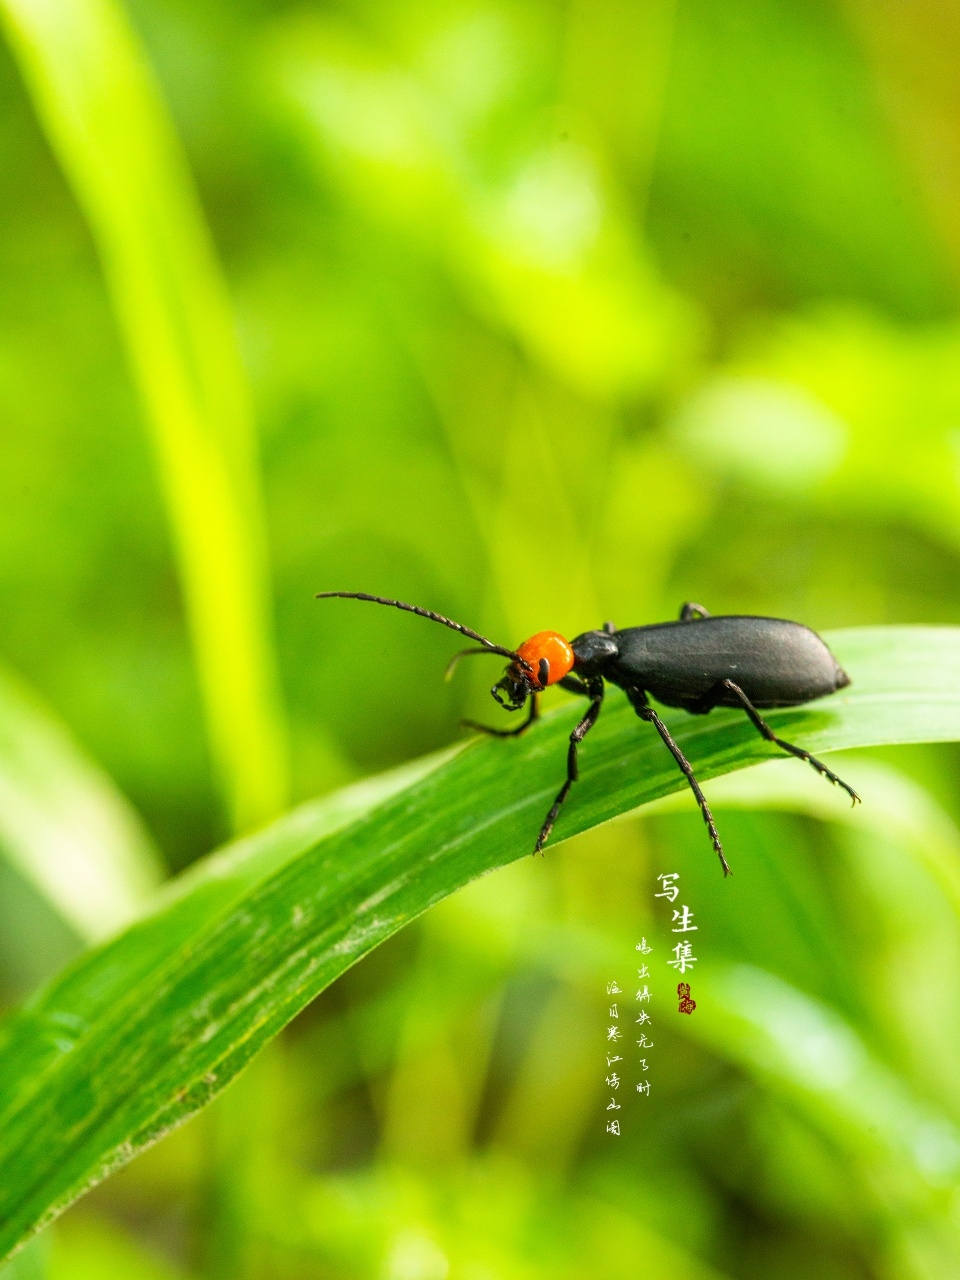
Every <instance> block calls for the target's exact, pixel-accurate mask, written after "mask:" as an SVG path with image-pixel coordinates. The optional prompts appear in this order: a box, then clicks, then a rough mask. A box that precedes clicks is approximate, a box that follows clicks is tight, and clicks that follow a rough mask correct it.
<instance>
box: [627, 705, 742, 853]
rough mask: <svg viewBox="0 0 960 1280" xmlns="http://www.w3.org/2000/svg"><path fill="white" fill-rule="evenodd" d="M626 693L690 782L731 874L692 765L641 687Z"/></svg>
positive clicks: (711, 837) (713, 839) (716, 849)
mask: <svg viewBox="0 0 960 1280" xmlns="http://www.w3.org/2000/svg"><path fill="white" fill-rule="evenodd" d="M626 694H627V697H628V698H629V699H630V702H631V703H632V704H633V709H634V711H636V713H637V715H638V716H639V717H640V719H641V720H646V721H648V722H649V723H650V724H652V725H653V726H654V728H655V729H656V731H657V733H659V735H660V737H661V738H662V739H663V742H664V745H665V746H666V748H667V750H668V751H669V752H670V754H671V755H672V756H673V758H674V760H676V762H677V764H678V765H679V766H680V769H681V771H682V772H683V775H684V777H685V778H686V780H687V782H688V783H689V784H690V790H691V791H692V792H693V794H694V795H695V796H696V799H697V804H698V805H699V806H700V813H701V814H702V815H703V820H704V822H705V823H706V826H707V831H708V832H709V833H710V839H711V841H712V843H713V847H714V850H715V851H716V855H717V857H718V858H719V859H720V865H721V867H723V874H724V875H725V876H729V875H732V874H733V873H732V872H731V870H730V864H729V863H728V862H727V860H726V858H725V857H724V854H723V845H722V844H721V843H720V833H719V832H718V831H717V824H716V823H715V822H714V820H713V814H712V813H711V812H710V806H709V805H708V804H707V797H706V796H705V795H704V794H703V792H702V791H701V790H700V783H699V782H698V781H697V779H696V776H695V774H694V772H693V766H692V765H691V764H690V761H689V760H688V759H687V757H686V756H685V755H684V754H683V752H682V751H681V750H680V748H679V747H678V746H677V744H676V743H675V742H674V740H673V737H672V736H671V733H670V730H669V729H668V728H667V726H666V725H665V724H664V723H663V721H662V720H661V719H660V717H659V716H658V715H657V713H656V711H654V709H653V707H651V706H650V704H649V702H647V695H646V694H645V693H644V691H643V690H642V689H627V690H626Z"/></svg>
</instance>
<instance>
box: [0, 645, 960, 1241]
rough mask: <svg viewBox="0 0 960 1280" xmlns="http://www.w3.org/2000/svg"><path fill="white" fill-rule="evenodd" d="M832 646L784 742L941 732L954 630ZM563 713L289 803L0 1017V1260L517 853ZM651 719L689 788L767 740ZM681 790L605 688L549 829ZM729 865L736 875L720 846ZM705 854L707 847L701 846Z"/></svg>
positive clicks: (566, 712) (724, 718) (703, 722)
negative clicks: (835, 670) (424, 916)
mask: <svg viewBox="0 0 960 1280" xmlns="http://www.w3.org/2000/svg"><path fill="white" fill-rule="evenodd" d="M831 642H832V646H833V648H834V651H835V652H836V654H837V656H838V658H839V659H840V660H841V662H842V663H843V665H844V666H845V667H846V669H847V670H848V671H849V673H850V675H851V676H852V678H853V682H854V683H853V685H852V687H851V688H850V689H848V690H844V692H843V693H842V694H841V695H837V696H835V697H833V698H830V699H825V700H824V701H822V702H820V703H817V704H813V705H812V706H810V707H807V708H797V709H791V710H782V711H778V712H771V713H770V716H769V719H770V721H771V723H772V724H773V725H774V726H775V727H776V728H777V729H778V730H779V731H780V732H781V733H782V734H783V735H784V736H786V737H787V738H788V739H792V740H794V741H797V742H799V743H801V744H803V745H804V746H807V747H809V748H810V749H812V750H814V751H817V752H827V751H830V750H835V749H837V748H841V747H854V746H859V747H863V746H870V745H876V744H881V743H893V742H915V741H924V740H926V741H944V740H958V739H960V630H958V629H955V628H910V627H904V628H875V629H864V630H857V631H849V632H842V633H838V634H836V635H835V636H833V637H831ZM578 712H579V708H578V707H573V706H567V707H564V708H561V709H560V710H558V711H557V712H555V713H553V714H551V715H549V716H547V717H546V718H545V720H544V721H543V722H542V723H541V724H540V725H538V726H537V727H536V729H535V731H533V732H531V733H530V734H529V735H527V736H526V737H525V738H522V739H519V740H514V741H491V740H489V739H482V740H476V741H472V742H469V743H467V744H465V745H464V746H463V747H462V748H460V749H454V750H453V751H451V752H447V753H444V754H442V755H440V756H437V757H433V758H431V759H429V760H426V761H421V762H418V763H417V764H415V765H412V766H410V767H408V768H407V769H406V770H402V771H399V772H397V773H395V774H392V775H388V776H387V777H386V778H383V779H377V780H374V781H373V782H371V783H366V784H362V785H361V786H360V787H358V788H352V789H350V790H349V791H348V792H345V793H341V794H340V795H337V796H334V797H331V798H329V799H327V800H324V801H321V802H318V803H316V804H314V805H311V806H307V807H306V808H304V809H303V810H300V811H297V812H296V813H294V814H291V815H288V816H287V817H286V818H284V819H283V820H281V821H280V822H278V823H276V824H275V825H274V826H273V827H271V828H269V829H267V830H265V831H263V832H260V833H258V834H257V835H255V836H251V837H249V838H248V839H247V840H244V841H241V842H240V843H239V844H237V845H235V846H233V847H232V848H229V849H227V850H225V851H223V852H222V853H220V854H218V855H216V856H214V857H213V858H210V859H208V860H207V861H206V862H205V863H202V864H200V865H199V866H198V867H196V868H194V869H193V870H192V871H191V872H190V873H188V875H187V876H185V877H183V878H182V879H181V880H180V881H179V882H177V883H175V884H174V885H172V886H171V888H170V889H169V890H167V892H166V893H165V895H164V896H163V897H162V899H161V900H160V901H159V902H158V903H157V905H156V908H155V910H154V911H153V912H152V914H150V915H149V916H148V917H146V918H145V919H143V920H141V921H140V922H138V923H137V924H136V925H134V926H133V927H132V928H130V929H128V930H127V931H126V932H125V933H124V934H122V935H120V936H119V937H118V938H116V939H114V940H113V941H112V942H110V943H108V944H106V945H105V946H103V947H101V948H100V949H98V950H96V951H93V952H90V953H88V954H87V955H86V956H84V957H82V958H81V959H80V960H79V961H78V962H77V963H76V964H74V965H73V966H71V967H70V968H69V969H68V970H67V971H66V972H65V973H64V974H63V975H61V977H60V978H58V979H57V980H56V981H55V982H54V983H52V984H51V985H50V986H49V987H48V988H46V990H44V991H42V992H41V993H40V994H39V995H38V996H37V997H36V998H35V999H34V1000H32V1001H31V1002H30V1003H29V1004H28V1005H27V1006H26V1007H25V1008H24V1009H23V1010H22V1011H21V1012H20V1013H19V1014H17V1015H15V1016H14V1017H13V1018H11V1019H10V1020H8V1022H7V1023H6V1024H5V1026H4V1027H3V1028H2V1029H0V1099H3V1104H2V1107H3V1109H2V1111H0V1171H2V1172H0V1223H2V1224H3V1225H2V1226H0V1253H2V1252H3V1251H6V1250H9V1249H11V1248H12V1247H14V1246H15V1245H16V1243H17V1242H18V1241H19V1240H21V1239H23V1238H25V1236H26V1235H28V1234H29V1233H30V1231H31V1230H33V1229H35V1228H36V1226H37V1225H38V1224H41V1223H43V1222H44V1221H46V1220H48V1219H49V1218H50V1217H51V1216H53V1215H54V1214H55V1213H56V1212H57V1211H58V1210H59V1209H61V1208H63V1207H64V1206H65V1205H66V1204H68V1203H69V1202H70V1201H71V1200H72V1199H74V1198H75V1197H76V1196H78V1195H79V1194H81V1192H82V1191H83V1190H84V1189H85V1188H87V1187H88V1186H90V1185H92V1184H93V1183H94V1182H96V1181H97V1180H98V1179H100V1178H102V1177H104V1176H105V1175H106V1174H107V1173H108V1172H110V1170H111V1169H113V1168H116V1167H118V1166H119V1165H121V1164H123V1163H125V1162H126V1161H127V1160H129V1159H130V1158H131V1157H132V1156H133V1155H134V1154H135V1153H136V1151H137V1150H138V1149H140V1148H141V1147H142V1146H144V1145H145V1144H147V1143H149V1142H152V1141H155V1140H156V1139H158V1138H159V1137H161V1136H162V1135H163V1134H164V1133H165V1132H166V1131H167V1130H169V1129H170V1128H172V1127H173V1126H175V1125H177V1124H179V1123H181V1122H182V1121H183V1120H185V1119H186V1118H187V1117H188V1116H189V1115H191V1114H192V1113H193V1112H194V1111H196V1110H197V1109H198V1108H199V1107H201V1106H202V1105H203V1104H204V1103H206V1102H207V1101H209V1099H210V1098H211V1097H213V1096H214V1095H215V1094H216V1093H217V1092H219V1090H221V1089H222V1088H223V1087H224V1086H225V1085H226V1084H227V1083H228V1081H229V1080H230V1079H231V1078H232V1077H233V1076H234V1075H235V1074H236V1073H237V1071H239V1070H240V1069H241V1068H242V1067H243V1065H244V1064H245V1063H246V1062H247V1061H248V1060H249V1059H250V1058H251V1056H252V1055H253V1054H254V1053H256V1051H257V1049H258V1048H259V1047H260V1046H262V1045H263V1044H264V1043H265V1041H266V1040H267V1039H268V1038H269V1037H270V1036H272V1035H274V1034H275V1033H276V1032H277V1031H279V1030H280V1028H281V1027H282V1026H284V1024H285V1023H287V1022H288V1021H289V1020H290V1019H291V1018H293V1017H294V1016H295V1014H296V1013H297V1012H298V1011H299V1010H300V1009H302V1008H303V1006H304V1005H305V1004H307V1003H308V1001H310V1000H311V999H312V998H313V997H314V996H315V995H316V994H317V993H318V992H319V991H321V990H322V989H323V987H325V986H326V985H327V984H328V983H330V982H332V981H333V980H334V979H335V978H336V977H337V976H338V975H339V974H340V973H342V972H343V971H344V970H345V969H346V968H347V967H349V966H350V965H351V964H353V963H354V962H355V961H356V960H358V959H359V958H360V957H361V956H363V955H364V954H366V953H367V952H368V951H370V950H371V949H372V948H373V947H375V946H376V945H377V944H378V943H379V942H381V941H383V939H385V938H386V937H388V936H389V935H390V934H392V933H394V932H395V931H396V930H398V929H400V928H402V927H403V926H404V925H405V924H407V923H408V922H409V921H410V920H412V919H413V918H414V917H415V916H417V915H419V914H420V913H421V912H423V911H425V910H426V909H427V908H428V907H430V906H431V905H433V904H434V903H436V902H438V901H439V900H440V899H442V898H444V897H445V896H447V895H448V894H450V893H452V892H454V891H455V890H456V889H458V888H460V887H461V886H462V885H464V884H466V883H467V882H468V881H470V880H472V879H474V878H475V877H477V876H479V875H482V874H483V873H484V872H486V871H489V870H492V869H494V868H496V867H500V866H504V865H506V864H507V863H509V862H511V861H513V860H515V859H517V858H520V857H523V856H525V855H527V854H528V853H529V850H530V849H531V847H532V844H533V840H534V837H535V835H536V832H537V830H538V828H539V825H540V822H541V820H542V817H543V814H544V812H545V810H546V808H547V807H548V805H549V803H550V801H551V800H552V798H553V796H554V794H555V792H556V789H557V785H558V782H559V780H560V778H561V777H562V774H563V768H564V758H565V753H566V739H567V735H568V733H569V732H570V729H571V727H572V725H573V724H574V723H575V721H576V718H577V715H578ZM667 719H668V722H669V723H670V725H671V729H672V731H673V732H674V733H675V735H676V738H677V740H678V742H679V743H680V744H681V746H682V747H683V749H684V750H685V751H686V753H687V754H688V756H689V758H690V759H691V761H692V762H693V764H694V767H695V768H696V770H697V772H698V774H699V775H700V776H701V777H702V778H709V777H711V776H714V775H717V774H721V773H726V772H730V771H731V770H734V769H737V768H741V767H743V766H745V765H750V764H754V763H756V762H757V761H759V760H761V759H763V758H765V757H768V756H770V755H771V754H772V752H773V751H775V748H773V749H772V748H771V747H770V744H768V743H766V742H764V741H763V740H762V739H761V738H760V737H759V736H758V735H757V734H756V733H755V732H754V730H753V729H752V728H751V726H750V725H749V723H748V722H747V721H746V720H745V718H744V717H743V716H742V715H740V714H739V713H736V712H728V711H720V712H715V713H713V714H712V715H710V716H709V717H700V718H692V717H688V716H685V715H683V714H682V713H677V712H674V713H668V715H667ZM796 767H797V768H798V769H802V768H803V767H804V766H803V765H802V764H801V763H800V762H799V761H798V762H797V764H796ZM684 785H685V783H684V781H683V779H682V777H681V775H680V774H679V772H678V771H677V770H676V768H675V767H674V765H673V762H672V759H671V758H670V757H669V755H668V754H667V752H666V751H665V750H664V748H663V746H662V744H661V743H660V741H659V739H658V738H657V737H656V735H655V734H653V733H652V732H651V731H650V730H649V727H648V726H644V725H642V724H640V723H639V722H638V721H637V719H636V717H635V716H634V714H633V712H632V711H631V710H630V708H629V706H628V705H627V704H626V702H625V701H624V699H622V697H620V696H619V695H612V696H611V698H610V700H609V705H608V707H607V708H606V711H605V713H604V715H603V716H602V717H601V719H600V722H599V725H598V727H597V729H596V730H595V731H594V733H593V734H591V736H590V738H589V740H588V743H587V745H586V747H585V749H584V752H583V757H582V778H581V781H580V782H579V783H578V785H577V787H576V789H575V792H574V794H573V796H572V797H571V800H570V802H569V804H568V806H567V809H566V810H565V812H564V815H563V817H562V819H561V821H560V822H559V823H558V827H557V838H558V839H562V838H567V837H570V836H572V835H574V834H576V833H577V832H579V831H583V830H585V829H587V828H589V827H592V826H595V825H596V824H598V823H600V822H604V821H606V820H608V819H610V818H613V817H616V816H617V815H619V814H622V813H626V812H628V811H630V810H632V809H635V808H636V807H637V806H639V805H642V804H644V803H646V802H648V801H651V800H654V799H656V798H658V797H660V796H663V795H666V794H668V793H669V792H671V791H676V790H678V789H679V788H681V787H683V786H684ZM824 785H825V784H824ZM834 794H835V797H836V803H837V804H838V805H843V804H845V803H846V797H845V796H844V795H843V794H842V793H840V792H836V793H834ZM864 800H865V803H866V804H869V803H870V796H869V794H867V795H866V796H865V797H864ZM728 855H729V857H730V859H731V861H732V863H733V866H734V870H735V871H736V872H737V873H738V874H742V875H747V876H749V874H750V867H749V865H743V864H742V862H739V861H738V859H737V851H736V849H735V848H729V849H728ZM703 856H704V858H712V857H713V854H712V852H711V850H710V847H709V843H708V841H707V839H706V836H704V842H703ZM543 874H544V875H549V874H550V864H549V857H548V859H547V862H546V863H545V864H544V867H543ZM716 875H717V884H718V892H720V891H722V889H723V884H722V881H721V880H720V870H719V867H718V868H717V870H716Z"/></svg>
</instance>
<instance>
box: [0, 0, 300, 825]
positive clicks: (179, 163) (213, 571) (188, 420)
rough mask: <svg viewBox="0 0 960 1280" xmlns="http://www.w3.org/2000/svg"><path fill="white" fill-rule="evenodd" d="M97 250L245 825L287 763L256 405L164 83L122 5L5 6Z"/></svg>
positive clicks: (226, 776) (279, 787)
mask: <svg viewBox="0 0 960 1280" xmlns="http://www.w3.org/2000/svg"><path fill="white" fill-rule="evenodd" d="M0 19H2V20H3V21H4V23H5V27H6V31H7V34H8V37H9V40H10V43H11V46H12V48H13V50H14V52H15V54H16V56H17V58H18V60H19V63H20V66H21V69H22V71H23V75H24V77H25V80H26V83H27V86H28V88H29V90H30V93H31V95H32V97H33V101H34V103H35V106H36V109H37V112H38V115H39V117H40V120H41V122H42V124H43V127H44V129H45V130H46V134H47V137H48V139H49V141H50V144H51V146H52V148H53V150H54V152H55V153H56V155H57V156H58V158H59V160H60V163H61V165H62V166H63V169H64V172H65V173H66V175H67V177H68V179H69V181H70V182H71V184H72V186H73V190H74V192H75V194H76V197H77V199H78V201H79V203H80V205H81V207H82V209H83V211H84V213H85V215H86V217H87V219H88V221H89V224H90V228H91V230H92V232H93V235H94V238H95V240H96V242H97V246H98V248H99V252H100V257H101V260H102V262H103V267H104V271H105V274H106V278H107V283H108V286H109V289H110V292H111V295H112V298H113V303H114V307H115V310H116V313H117V317H118V320H119V325H120V330H121V334H122V337H123V339H124V342H125V343H126V347H127V351H128V355H129V359H130V363H131V366H132V368H133V372H134V376H135V379H136V382H137V385H138V387H139V391H140V395H141V398H142V401H143V405H144V409H145V416H146V418H147V421H148V422H149V425H150V428H151V431H152V436H153V444H154V449H155V452H156V455H157V460H158V465H159V470H160V475H161V481H162V486H163V490H164V494H165V497H166V502H167V506H168V509H169V515H170V520H171V523H172V526H173V531H174V541H175V544H176V548H177V554H178V556H179V561H180V571H181V577H182V582H183V589H184V594H185V598H186V603H187V612H188V615H189V622H190V627H191V631H192V637H193V643H194V648H195V651H196V655H197V664H198V668H199V675H200V684H201V689H202V693H203V698H204V703H205V708H206V715H207V721H208V728H209V733H210V737H211V741H212V747H213V755H214V758H215V761H216V764H217V766H218V769H219V772H220V775H221V779H222V783H223V786H224V790H225V793H226V796H227V800H228V805H229V808H230V810H231V813H232V817H233V820H234V823H235V826H236V827H237V829H239V830H243V829H245V828H247V827H249V826H251V825H252V824H254V823H256V822H258V821H261V820H263V819H264V818H266V817H271V816H273V815H274V814H276V813H277V812H279V811H280V810H281V809H282V808H283V807H284V804H285V800H286V789H287V780H286V765H285V760H284V749H283V733H282V728H281V715H280V709H279V699H278V693H277V680H276V674H275V671H274V659H273V650H272V641H271V625H270V622H269V604H268V601H269V593H268V585H267V565H266V554H265V546H264V534H263V515H262V503H261V496H260V490H259V479H258V474H257V465H256V457H255V452H256V451H255V444H254V434H253V426H252V415H251V409H250V404H249V400H248V393H247V389H246V384H245V380H244V377H243V373H242V371H241V367H240V361H239V355H238V350H237V345H236V338H235V334H234V330H233V322H232V319H231V315H230V310H229V305H228V302H227V298H226V294H225V290H224V286H223V282H222V280H221V277H220V273H219V270H218V268H217V264H216V260H215V257H214V253H213V250H212V246H211V244H210V241H209V237H208V234H207V231H206V227H205V223H204V219H203V215H202V213H201V210H200V206H199V202H198V200H197V197H196V194H195V192H194V188H193V184H192V181H191V178H190V175H189V172H188V170H187V166H186V162H185V160H184V158H183V155H182V153H181V150H180V146H179V143H178V141H177V138H176V135H175V133H174V130H173V127H172V125H171V122H170V120H169V117H168V115H167V112H166V109H165V107H164V104H163V101H162V98H161V95H160V92H159V89H158V87H157V85H156V84H155V83H154V80H153V77H152V75H151V73H150V70H149V68H148V66H147V62H146V59H145V57H144V54H143V52H142V50H141V49H140V48H139V45H138V43H137V40H136V37H135V35H134V34H133V32H132V31H131V30H130V28H129V26H128V25H127V22H126V19H125V17H124V15H123V12H122V10H121V9H120V8H119V7H117V6H116V5H115V4H114V3H112V0H0Z"/></svg>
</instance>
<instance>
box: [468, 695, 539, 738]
mask: <svg viewBox="0 0 960 1280" xmlns="http://www.w3.org/2000/svg"><path fill="white" fill-rule="evenodd" d="M539 719H540V695H539V694H537V693H532V694H531V695H530V710H529V711H528V712H527V718H526V720H524V722H523V724H521V725H517V727H516V729H494V728H493V727H492V726H491V725H489V724H480V722H479V721H478V720H461V721H460V723H461V724H462V725H463V726H464V728H466V729H476V730H477V732H478V733H487V734H489V735H490V737H491V738H519V737H520V735H521V734H522V733H526V732H527V730H528V729H529V728H530V726H531V725H532V724H533V723H534V721H535V720H539Z"/></svg>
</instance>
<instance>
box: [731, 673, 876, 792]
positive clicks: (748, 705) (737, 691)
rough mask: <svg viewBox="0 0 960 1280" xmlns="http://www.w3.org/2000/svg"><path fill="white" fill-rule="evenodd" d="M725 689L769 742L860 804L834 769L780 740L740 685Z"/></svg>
mask: <svg viewBox="0 0 960 1280" xmlns="http://www.w3.org/2000/svg"><path fill="white" fill-rule="evenodd" d="M723 687H724V688H725V689H729V691H730V692H731V693H732V694H734V695H735V696H736V697H737V698H738V699H739V700H740V704H741V706H742V707H743V709H744V711H745V712H746V713H747V715H748V717H749V718H750V721H751V723H752V724H753V727H754V728H755V729H756V730H757V732H758V733H760V734H762V736H763V737H764V738H766V740H767V741H768V742H774V743H776V745H777V746H778V747H779V748H780V749H781V751H789V753H790V754H791V755H792V756H796V757H797V759H798V760H806V762H807V764H809V765H810V766H812V768H814V769H816V771H817V773H819V774H820V775H821V776H822V777H824V778H826V779H827V780H828V781H829V782H832V783H833V784H834V786H836V787H842V788H843V790H844V791H845V792H846V793H847V795H848V796H849V797H850V802H851V805H856V804H859V803H860V797H859V796H858V795H857V793H856V791H854V789H853V787H851V786H850V784H849V783H848V782H844V780H843V779H842V778H841V777H840V776H839V775H838V774H836V773H834V772H833V770H832V769H828V768H827V766H826V765H825V764H824V763H823V761H822V760H818V759H817V757H816V756H814V755H811V754H810V752H809V751H806V750H805V749H804V748H803V747H797V746H795V745H794V744H793V743H792V742H787V741H786V739H784V738H778V737H777V735H776V734H775V733H774V732H773V730H772V729H771V728H770V726H769V725H768V724H767V722H766V720H764V718H763V716H761V715H760V713H759V711H757V709H756V707H755V706H754V705H753V703H752V702H751V701H750V699H749V698H748V697H747V695H746V694H745V693H744V692H743V690H742V689H741V688H740V686H739V685H738V684H734V682H733V681H732V680H724V681H723Z"/></svg>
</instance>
